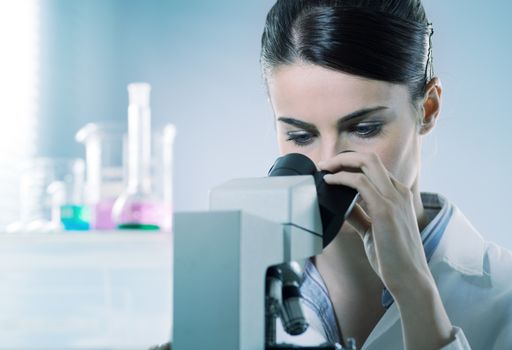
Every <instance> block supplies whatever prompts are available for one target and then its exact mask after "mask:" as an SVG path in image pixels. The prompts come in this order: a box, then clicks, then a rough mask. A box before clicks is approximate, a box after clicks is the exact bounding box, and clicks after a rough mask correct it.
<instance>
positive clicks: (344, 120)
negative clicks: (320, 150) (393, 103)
mask: <svg viewBox="0 0 512 350" xmlns="http://www.w3.org/2000/svg"><path fill="white" fill-rule="evenodd" d="M388 108H389V107H386V106H377V107H371V108H363V109H359V110H357V111H355V112H352V113H349V114H347V115H345V116H343V117H341V118H340V119H338V121H337V123H336V124H337V126H338V128H342V127H343V126H344V125H346V124H348V123H350V122H351V121H353V120H354V119H362V118H364V117H366V116H367V115H368V114H370V113H373V112H376V111H380V110H383V109H388ZM277 120H278V121H280V122H283V123H286V124H289V125H291V126H296V127H298V128H301V129H304V130H307V131H309V132H316V133H318V129H317V127H316V126H315V125H313V124H310V123H307V122H304V121H302V120H299V119H295V118H291V117H279V118H277Z"/></svg>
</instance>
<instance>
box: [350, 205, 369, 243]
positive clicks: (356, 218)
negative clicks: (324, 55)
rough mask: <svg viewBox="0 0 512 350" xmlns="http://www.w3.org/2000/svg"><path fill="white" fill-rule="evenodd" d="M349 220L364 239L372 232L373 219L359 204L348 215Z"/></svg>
mask: <svg viewBox="0 0 512 350" xmlns="http://www.w3.org/2000/svg"><path fill="white" fill-rule="evenodd" d="M347 222H348V223H349V224H350V225H351V226H352V227H353V228H354V229H355V230H356V232H357V234H358V235H359V236H360V237H361V239H362V240H363V241H364V238H365V236H366V235H367V234H370V233H371V220H370V217H369V216H368V215H367V214H366V213H365V211H364V210H363V208H361V206H360V205H359V204H357V203H356V204H355V205H354V208H352V211H351V212H350V213H349V215H348V216H347Z"/></svg>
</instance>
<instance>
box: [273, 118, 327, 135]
mask: <svg viewBox="0 0 512 350" xmlns="http://www.w3.org/2000/svg"><path fill="white" fill-rule="evenodd" d="M277 120H278V121H280V122H283V123H286V124H288V125H291V126H296V127H298V128H300V129H303V130H306V131H309V132H311V133H318V129H317V128H316V126H314V125H313V124H310V123H306V122H303V121H302V120H299V119H295V118H290V117H279V118H277Z"/></svg>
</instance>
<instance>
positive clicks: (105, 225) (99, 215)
mask: <svg viewBox="0 0 512 350" xmlns="http://www.w3.org/2000/svg"><path fill="white" fill-rule="evenodd" d="M114 202H115V198H112V199H104V200H102V201H100V202H99V203H97V204H96V206H95V207H94V211H93V213H92V218H91V226H92V229H93V230H114V229H115V228H116V225H115V224H114V222H113V221H112V207H113V206H114Z"/></svg>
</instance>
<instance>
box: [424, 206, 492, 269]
mask: <svg viewBox="0 0 512 350" xmlns="http://www.w3.org/2000/svg"><path fill="white" fill-rule="evenodd" d="M484 258H485V241H484V239H483V238H482V236H481V235H480V234H479V233H478V231H477V230H476V229H475V228H474V227H473V225H471V223H470V222H469V221H468V219H466V217H465V216H464V214H462V212H461V211H460V210H459V209H458V208H457V207H456V206H453V214H452V218H451V220H450V222H449V223H448V226H447V227H446V230H445V232H444V235H443V238H442V239H441V242H440V243H439V246H438V247H437V249H436V251H435V252H434V254H433V256H432V259H431V261H430V264H429V265H431V267H432V266H433V265H435V264H438V263H442V262H444V263H446V264H448V265H449V266H451V267H452V268H453V269H455V270H457V271H458V272H460V273H462V274H465V275H468V276H483V275H484Z"/></svg>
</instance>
